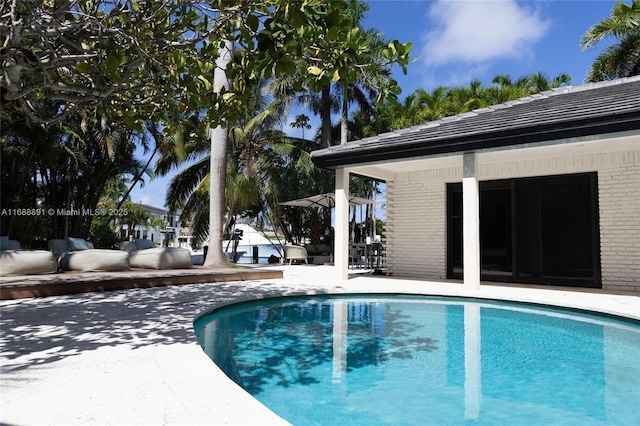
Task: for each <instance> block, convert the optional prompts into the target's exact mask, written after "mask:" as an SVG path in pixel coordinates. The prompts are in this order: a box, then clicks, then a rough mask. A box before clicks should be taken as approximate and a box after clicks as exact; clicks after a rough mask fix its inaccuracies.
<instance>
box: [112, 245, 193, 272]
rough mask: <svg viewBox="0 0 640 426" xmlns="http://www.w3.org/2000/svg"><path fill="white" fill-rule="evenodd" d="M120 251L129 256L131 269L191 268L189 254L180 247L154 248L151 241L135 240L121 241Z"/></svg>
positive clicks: (191, 263)
mask: <svg viewBox="0 0 640 426" xmlns="http://www.w3.org/2000/svg"><path fill="white" fill-rule="evenodd" d="M120 250H123V251H125V252H126V253H128V254H129V264H130V265H131V267H132V268H144V269H182V268H191V267H192V266H193V262H192V260H191V252H190V251H189V250H188V249H186V248H181V247H156V246H155V244H154V243H153V241H151V240H147V239H144V238H143V239H137V240H135V241H123V242H121V243H120Z"/></svg>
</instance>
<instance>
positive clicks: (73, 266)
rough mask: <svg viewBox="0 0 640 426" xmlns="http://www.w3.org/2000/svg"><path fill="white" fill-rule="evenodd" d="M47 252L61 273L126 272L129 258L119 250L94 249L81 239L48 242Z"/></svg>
mask: <svg viewBox="0 0 640 426" xmlns="http://www.w3.org/2000/svg"><path fill="white" fill-rule="evenodd" d="M48 246H49V250H51V252H52V253H53V255H54V256H55V258H56V259H57V260H58V267H59V268H60V270H62V271H79V272H88V271H126V270H128V269H129V256H128V255H127V253H123V252H121V251H119V250H108V249H95V248H93V244H91V243H90V242H88V241H85V240H83V239H82V238H67V239H66V240H60V239H55V240H49V242H48Z"/></svg>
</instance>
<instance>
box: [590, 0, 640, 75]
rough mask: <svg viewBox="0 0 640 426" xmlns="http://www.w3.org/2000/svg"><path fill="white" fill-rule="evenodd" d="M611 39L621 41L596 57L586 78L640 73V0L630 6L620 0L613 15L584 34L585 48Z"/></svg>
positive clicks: (634, 0)
mask: <svg viewBox="0 0 640 426" xmlns="http://www.w3.org/2000/svg"><path fill="white" fill-rule="evenodd" d="M607 38H613V39H616V40H617V42H616V43H614V44H612V45H610V46H608V47H607V48H606V49H605V50H604V51H603V52H602V53H601V54H599V55H598V56H597V57H596V59H595V60H594V62H593V64H592V65H591V68H590V69H589V72H588V74H587V78H586V80H587V81H589V82H596V81H603V80H612V79H615V78H622V77H631V76H634V75H639V74H640V0H632V2H631V4H630V5H628V4H625V3H622V2H617V3H616V5H615V6H614V8H613V10H612V11H611V15H610V16H609V17H607V18H605V19H603V20H602V21H601V22H599V23H597V24H595V25H594V26H593V27H591V28H589V30H588V31H587V32H586V33H585V34H584V35H583V36H582V40H581V46H582V49H583V50H586V49H589V48H594V47H596V46H597V45H598V44H599V43H600V42H601V41H603V40H604V39H607Z"/></svg>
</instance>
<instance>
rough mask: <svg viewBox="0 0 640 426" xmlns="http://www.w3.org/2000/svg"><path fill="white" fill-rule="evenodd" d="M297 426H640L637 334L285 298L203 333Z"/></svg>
mask: <svg viewBox="0 0 640 426" xmlns="http://www.w3.org/2000/svg"><path fill="white" fill-rule="evenodd" d="M194 328H195V332H196V335H197V337H198V340H199V342H200V344H201V345H202V347H203V349H204V351H205V352H206V353H207V354H208V355H209V356H210V357H211V359H212V360H213V361H214V362H215V363H216V364H217V365H218V366H219V367H220V368H221V369H222V370H223V371H224V372H225V373H226V374H227V375H228V376H229V377H230V378H231V379H232V380H233V381H235V382H236V383H238V384H239V385H240V386H242V387H243V388H244V389H246V390H247V391H248V392H249V393H251V394H252V395H253V396H254V397H255V398H256V399H258V400H259V401H260V402H262V403H263V404H264V405H266V406H267V407H269V408H270V409H271V410H272V411H274V412H275V413H276V414H278V415H279V416H281V417H282V418H284V419H285V420H287V421H289V422H290V423H293V424H296V425H298V424H305V425H307V424H317V425H322V424H371V425H382V424H406V425H415V424H421V425H422V424H439V425H440V424H461V423H478V424H544V423H546V424H580V425H591V424H594V425H598V424H617V425H627V424H628V425H632V424H640V404H638V401H640V324H638V323H637V322H634V321H626V320H621V319H615V318H611V317H605V316H600V315H592V314H587V313H581V312H575V311H568V310H562V309H556V308H546V307H540V306H533V305H526V304H517V303H506V302H490V301H479V300H472V299H461V298H431V297H414V296H402V297H399V296H392V297H389V296H384V297H377V296H357V297H355V296H340V297H315V298H285V299H277V300H271V301H264V300H263V301H258V302H252V303H246V304H241V305H236V306H232V307H227V308H223V309H220V310H218V311H216V312H214V313H212V314H210V315H207V316H203V317H202V318H200V319H198V320H197V321H196V323H195V324H194Z"/></svg>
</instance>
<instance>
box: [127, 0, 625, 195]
mask: <svg viewBox="0 0 640 426" xmlns="http://www.w3.org/2000/svg"><path fill="white" fill-rule="evenodd" d="M625 2H626V3H627V4H630V1H625ZM615 3H616V1H614V0H544V1H516V0H370V1H369V6H370V9H369V12H368V14H367V16H366V18H365V21H364V22H363V27H365V28H371V27H373V28H376V29H378V30H379V31H381V32H382V33H383V34H384V36H385V38H387V39H397V40H399V41H400V42H403V43H406V42H412V43H413V48H412V50H411V56H412V58H415V62H413V63H411V64H410V65H409V66H408V74H407V75H404V74H403V73H402V71H401V70H400V69H399V68H397V67H396V68H395V69H394V70H393V77H394V78H395V79H396V80H397V81H398V84H399V86H400V87H401V88H402V94H401V95H400V98H401V99H402V98H403V97H404V96H406V95H408V94H411V93H412V92H413V91H415V90H416V89H419V88H423V89H425V90H428V91H431V90H433V89H435V88H436V87H438V86H441V85H444V86H459V85H465V84H468V83H469V82H471V81H472V80H476V79H477V80H480V81H482V83H483V84H490V83H491V80H492V79H493V77H494V76H495V75H509V76H511V78H512V79H513V80H516V79H518V78H519V77H522V76H525V75H529V74H534V73H538V72H542V73H544V74H546V75H547V76H549V78H553V77H555V76H557V75H559V74H561V73H567V74H569V75H570V77H571V84H572V85H577V84H581V83H582V82H583V81H584V77H585V74H586V72H587V70H588V69H589V66H590V65H591V63H593V60H594V58H595V57H596V56H597V54H598V53H599V52H601V51H602V50H603V49H604V48H605V47H606V46H607V45H608V44H609V42H610V41H609V40H604V41H603V42H602V43H601V45H598V47H597V49H595V50H594V49H590V50H587V51H582V50H581V49H580V39H581V37H582V35H583V34H584V33H585V32H586V31H587V30H588V29H589V28H590V27H591V26H593V25H595V24H596V23H598V22H600V21H601V20H603V19H605V18H606V17H608V16H609V15H610V14H611V11H612V9H613V7H614V6H615ZM299 113H301V111H292V112H291V114H290V117H289V118H288V119H287V120H286V123H291V122H292V121H293V117H295V115H296V114H299ZM307 115H311V114H309V113H307ZM311 124H313V125H314V126H318V124H319V120H318V119H317V117H312V121H311ZM283 130H284V131H285V132H286V133H287V134H289V135H291V136H296V137H301V136H302V134H301V131H300V130H299V129H293V128H291V127H290V126H289V125H284V126H283ZM315 130H316V129H315V128H314V129H311V130H306V131H305V136H306V137H309V135H312V134H313V133H315ZM138 154H139V155H142V153H138ZM170 178H171V176H168V177H164V178H159V179H153V180H151V181H148V182H147V183H146V184H145V185H144V187H142V188H141V187H140V186H139V185H138V186H137V187H136V188H135V189H134V190H133V191H132V193H131V198H132V201H134V202H136V203H143V204H150V205H153V206H156V207H163V204H164V199H165V194H166V188H167V185H168V182H169V180H170Z"/></svg>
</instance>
